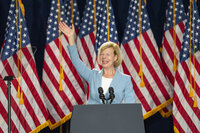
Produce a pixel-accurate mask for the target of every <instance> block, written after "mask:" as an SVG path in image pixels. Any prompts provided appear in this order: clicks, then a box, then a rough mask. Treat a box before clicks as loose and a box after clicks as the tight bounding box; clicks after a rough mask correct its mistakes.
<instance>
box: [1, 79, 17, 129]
mask: <svg viewBox="0 0 200 133" xmlns="http://www.w3.org/2000/svg"><path fill="white" fill-rule="evenodd" d="M0 78H2V77H1V75H0ZM0 84H1V89H2V91H3V90H7V89H3V88H7V85H6V84H5V82H4V81H1V82H0ZM3 92H4V91H3ZM4 94H5V96H6V98H7V99H8V95H7V94H8V92H7V91H5V92H4ZM11 97H12V96H11ZM12 102H13V101H12ZM0 108H1V111H0V113H1V115H2V117H3V119H4V121H5V122H6V123H7V125H8V112H7V111H6V110H5V108H4V106H3V105H2V103H1V102H0ZM11 126H12V127H11V129H12V132H16V133H18V132H19V131H18V130H17V128H16V125H15V123H13V120H12V119H11Z"/></svg>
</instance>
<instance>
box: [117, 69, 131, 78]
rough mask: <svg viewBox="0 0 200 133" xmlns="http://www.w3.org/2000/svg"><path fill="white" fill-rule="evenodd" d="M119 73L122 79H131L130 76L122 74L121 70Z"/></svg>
mask: <svg viewBox="0 0 200 133" xmlns="http://www.w3.org/2000/svg"><path fill="white" fill-rule="evenodd" d="M117 71H118V72H119V75H120V77H121V78H126V79H128V78H130V77H131V76H130V75H127V74H124V73H122V72H120V71H119V70H117Z"/></svg>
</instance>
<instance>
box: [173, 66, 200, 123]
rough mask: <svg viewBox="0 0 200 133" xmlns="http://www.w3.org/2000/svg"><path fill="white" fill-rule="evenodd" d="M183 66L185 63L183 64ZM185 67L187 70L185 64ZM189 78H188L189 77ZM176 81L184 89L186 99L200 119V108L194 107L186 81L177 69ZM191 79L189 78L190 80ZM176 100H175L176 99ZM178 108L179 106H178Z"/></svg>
mask: <svg viewBox="0 0 200 133" xmlns="http://www.w3.org/2000/svg"><path fill="white" fill-rule="evenodd" d="M182 66H183V65H182ZM183 69H184V71H185V68H184V66H183ZM187 80H188V79H187ZM176 81H177V83H178V85H179V87H180V88H181V90H182V93H183V96H184V97H185V99H186V100H187V102H188V104H189V105H190V108H191V109H192V110H193V111H194V114H195V115H196V116H197V117H198V119H199V120H200V115H199V114H200V110H198V108H193V104H194V101H193V100H192V98H191V97H189V93H188V92H187V91H186V90H187V89H186V88H185V82H183V80H182V78H181V77H180V74H179V72H178V71H177V73H176ZM188 81H189V80H188ZM174 101H175V100H174ZM177 108H178V107H177Z"/></svg>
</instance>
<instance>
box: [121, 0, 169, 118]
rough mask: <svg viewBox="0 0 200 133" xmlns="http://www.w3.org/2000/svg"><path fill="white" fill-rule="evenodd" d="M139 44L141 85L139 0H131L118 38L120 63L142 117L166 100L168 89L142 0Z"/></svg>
mask: <svg viewBox="0 0 200 133" xmlns="http://www.w3.org/2000/svg"><path fill="white" fill-rule="evenodd" d="M140 9H141V24H142V29H141V45H142V47H141V48H142V49H141V51H142V68H143V69H142V70H143V81H144V83H145V86H144V87H141V86H140V83H141V81H142V76H141V77H140V76H139V75H138V73H139V71H140V61H141V60H140V57H141V56H140V44H139V40H140V36H139V31H140V30H139V14H138V12H139V11H138V10H139V0H131V1H130V7H129V12H128V19H127V20H128V21H127V25H126V28H125V32H124V37H123V40H122V45H121V51H122V55H123V62H122V67H123V71H124V73H126V74H129V75H131V76H132V83H133V89H134V90H135V93H136V102H140V103H141V104H142V107H143V115H144V116H143V117H144V119H145V118H148V117H149V116H151V115H152V114H154V113H156V112H157V111H159V110H160V109H162V108H164V107H165V106H166V105H167V104H169V103H170V101H171V99H170V98H171V97H172V91H171V88H170V86H169V84H168V81H167V80H166V78H165V76H164V72H163V69H162V65H161V61H160V56H159V52H158V46H157V44H156V42H155V39H154V36H153V33H152V31H151V29H150V23H149V18H148V15H147V11H146V8H145V4H144V1H143V0H141V8H140Z"/></svg>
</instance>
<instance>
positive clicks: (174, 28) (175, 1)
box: [160, 0, 186, 116]
mask: <svg viewBox="0 0 200 133" xmlns="http://www.w3.org/2000/svg"><path fill="white" fill-rule="evenodd" d="M185 21H186V14H185V10H184V6H183V3H182V1H181V0H170V1H169V2H168V8H167V11H166V22H165V25H164V26H165V27H164V35H163V42H162V46H161V48H162V52H161V54H162V56H161V60H162V65H163V69H164V70H165V71H164V74H165V76H166V77H167V80H168V81H169V84H170V86H171V87H170V88H171V89H172V91H173V89H174V80H175V73H176V70H177V66H178V63H179V54H180V49H181V44H182V42H183V34H184V28H185ZM170 106H172V105H171V104H170V105H168V108H169V109H170V110H171V109H172V107H170ZM160 112H161V114H162V115H163V116H164V115H165V113H164V112H163V111H160Z"/></svg>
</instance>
